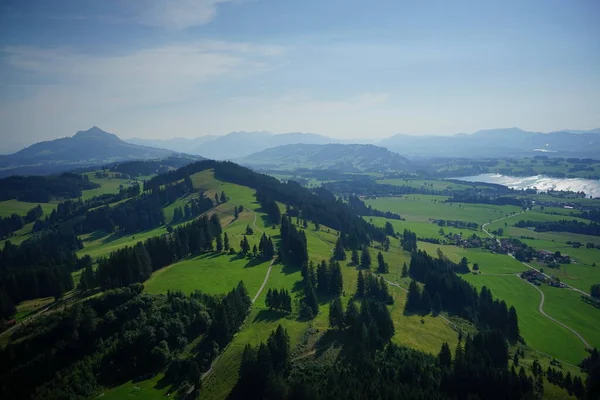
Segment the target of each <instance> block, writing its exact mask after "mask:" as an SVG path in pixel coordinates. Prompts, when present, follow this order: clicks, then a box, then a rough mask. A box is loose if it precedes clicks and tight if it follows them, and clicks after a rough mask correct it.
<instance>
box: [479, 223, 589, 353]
mask: <svg viewBox="0 0 600 400" xmlns="http://www.w3.org/2000/svg"><path fill="white" fill-rule="evenodd" d="M524 212H525V211H522V212H520V213H519V214H513V215H508V216H506V217H503V218H500V219H497V220H495V221H491V222H488V223H485V224H483V225H482V226H481V229H482V230H483V231H484V232H485V233H486V234H487V235H488V236H489V237H491V238H495V237H494V235H492V234H491V233H489V232H488V231H487V229H485V227H486V226H488V225H489V224H493V223H494V222H498V221H502V220H503V219H507V218H511V217H514V216H515V215H520V214H523V213H524ZM495 239H496V241H497V242H498V243H500V239H498V238H495ZM508 255H509V256H510V257H512V258H513V259H515V260H516V258H515V256H514V255H512V254H508ZM517 261H519V260H517ZM519 262H520V263H521V264H523V265H524V266H526V267H527V268H529V269H532V270H534V271H537V272H538V273H540V274H542V275H544V276H545V277H546V278H548V279H553V278H552V277H551V276H550V275H548V274H545V273H543V272H541V271H540V270H539V269H537V268H534V267H532V266H531V265H529V264H527V263H525V262H523V261H519ZM490 275H492V274H490ZM515 276H516V277H517V278H519V279H521V276H520V275H519V274H515ZM527 283H529V284H530V285H531V286H533V287H534V288H535V289H536V290H537V291H538V292H540V294H541V295H542V298H541V300H540V305H539V306H538V311H539V312H540V314H542V315H543V316H544V317H546V318H548V319H549V320H550V321H552V322H554V323H556V324H558V325H560V326H562V327H563V328H565V329H567V330H569V331H570V332H571V333H572V334H574V335H575V336H576V337H577V338H578V339H579V340H581V342H582V343H583V345H584V346H585V347H586V348H588V349H591V348H592V347H591V346H590V344H589V343H588V342H587V341H586V340H585V339H584V338H583V336H582V335H581V334H580V333H579V332H577V331H576V330H575V329H573V328H571V327H570V326H568V325H566V324H563V323H562V322H560V321H559V320H557V319H555V318H553V317H551V316H550V315H548V314H546V312H545V311H544V300H545V296H544V292H542V291H541V290H540V288H538V287H537V286H535V285H534V284H532V283H531V282H527ZM563 283H564V282H563ZM565 286H566V287H567V288H568V289H570V290H574V291H576V292H578V293H581V294H583V295H586V296H589V294H588V293H586V292H584V291H582V290H579V289H577V288H574V287H573V286H570V285H567V284H566V283H565Z"/></svg>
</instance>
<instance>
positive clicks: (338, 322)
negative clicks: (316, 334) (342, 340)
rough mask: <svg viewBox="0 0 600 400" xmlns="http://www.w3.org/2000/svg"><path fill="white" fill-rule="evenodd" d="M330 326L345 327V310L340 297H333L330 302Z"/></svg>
mask: <svg viewBox="0 0 600 400" xmlns="http://www.w3.org/2000/svg"><path fill="white" fill-rule="evenodd" d="M329 326H330V327H331V328H333V329H338V330H342V329H344V311H343V310H342V301H341V300H340V298H339V297H336V298H335V299H333V301H332V302H331V304H329Z"/></svg>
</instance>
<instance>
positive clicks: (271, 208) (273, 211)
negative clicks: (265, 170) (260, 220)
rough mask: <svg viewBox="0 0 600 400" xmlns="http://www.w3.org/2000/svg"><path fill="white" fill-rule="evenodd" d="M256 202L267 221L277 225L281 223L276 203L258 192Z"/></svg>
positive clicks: (279, 211)
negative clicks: (267, 218)
mask: <svg viewBox="0 0 600 400" xmlns="http://www.w3.org/2000/svg"><path fill="white" fill-rule="evenodd" d="M256 200H257V201H258V203H259V204H260V207H261V208H262V210H263V212H265V213H266V214H267V216H268V217H269V221H271V223H273V224H279V222H280V221H281V210H279V206H278V205H277V203H276V202H275V201H274V200H272V199H269V198H268V197H267V196H266V195H264V194H263V193H261V192H259V191H257V192H256Z"/></svg>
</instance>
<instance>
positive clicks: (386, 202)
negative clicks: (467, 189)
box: [365, 194, 521, 225]
mask: <svg viewBox="0 0 600 400" xmlns="http://www.w3.org/2000/svg"><path fill="white" fill-rule="evenodd" d="M446 199H447V197H445V196H429V195H420V194H415V195H412V194H411V195H404V196H399V197H380V198H377V199H366V200H365V204H366V205H368V206H369V205H370V206H371V207H373V208H375V209H377V210H381V211H391V212H394V213H398V214H400V215H401V216H402V217H403V218H406V220H407V221H420V222H423V221H425V222H427V221H429V219H430V218H434V219H446V220H459V221H467V222H476V223H478V224H480V225H481V224H484V223H486V222H489V221H493V220H496V219H498V218H502V217H505V216H507V215H510V214H512V213H516V212H519V211H521V209H520V208H519V207H515V206H494V205H489V204H466V203H444V201H445V200H446Z"/></svg>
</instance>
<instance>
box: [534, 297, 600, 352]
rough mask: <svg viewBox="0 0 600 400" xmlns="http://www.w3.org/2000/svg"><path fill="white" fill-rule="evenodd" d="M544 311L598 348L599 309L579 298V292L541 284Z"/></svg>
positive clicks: (599, 329)
mask: <svg viewBox="0 0 600 400" xmlns="http://www.w3.org/2000/svg"><path fill="white" fill-rule="evenodd" d="M540 289H541V290H542V292H544V295H545V301H544V311H545V312H546V313H547V314H548V315H550V316H551V317H553V318H556V319H557V320H559V321H560V322H562V323H563V324H565V325H567V326H570V327H571V328H573V329H575V330H576V331H577V332H579V334H580V335H582V336H583V337H584V339H585V340H587V342H588V343H589V344H590V345H592V346H593V347H598V348H600V324H598V321H600V309H598V308H596V307H594V306H592V305H591V304H588V303H586V302H584V301H583V300H581V296H582V295H581V294H580V293H578V292H576V291H574V290H569V289H561V288H555V287H552V286H547V285H542V286H541V287H540Z"/></svg>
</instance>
